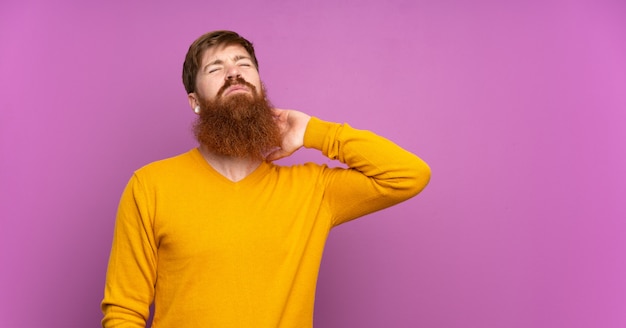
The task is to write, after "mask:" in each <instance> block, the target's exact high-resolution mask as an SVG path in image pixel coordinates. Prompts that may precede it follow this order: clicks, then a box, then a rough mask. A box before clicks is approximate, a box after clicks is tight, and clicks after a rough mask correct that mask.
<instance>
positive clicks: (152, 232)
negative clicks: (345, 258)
mask: <svg viewBox="0 0 626 328" xmlns="http://www.w3.org/2000/svg"><path fill="white" fill-rule="evenodd" d="M183 83H184V85H185V89H186V90H187V93H188V99H189V105H190V106H191V108H192V109H194V111H195V112H196V113H197V114H198V115H199V117H198V120H197V122H196V123H195V125H194V133H195V135H196V138H197V139H198V141H199V143H200V146H199V147H198V148H195V149H192V150H190V151H188V152H187V153H184V154H181V155H179V156H176V157H173V158H169V159H165V160H162V161H157V162H154V163H151V164H149V165H147V166H145V167H143V168H141V169H139V170H137V171H136V172H135V174H134V175H133V176H132V178H131V179H130V182H129V183H128V185H127V187H126V189H125V191H124V193H123V195H122V198H121V201H120V205H119V209H118V214H117V219H116V225H115V233H114V238H113V246H112V250H111V257H110V260H109V267H108V272H107V280H106V286H105V294H104V300H103V301H102V311H103V313H104V319H103V320H102V325H103V327H144V326H145V324H146V320H147V319H148V317H149V307H150V305H151V304H152V303H153V302H154V306H155V313H154V319H153V326H154V327H177V328H191V327H203V328H206V327H220V328H224V327H268V328H269V327H312V320H313V303H314V295H315V285H316V280H317V275H318V270H319V265H320V261H321V257H322V250H323V248H324V244H325V241H326V238H327V236H328V233H329V231H330V229H331V228H333V227H334V226H337V225H339V224H341V223H344V222H346V221H349V220H352V219H354V218H357V217H360V216H362V215H365V214H368V213H371V212H373V211H377V210H380V209H382V208H385V207H388V206H391V205H393V204H396V203H398V202H401V201H404V200H406V199H408V198H410V197H412V196H414V195H416V194H417V193H419V192H420V191H421V190H422V189H423V188H424V187H425V186H426V184H427V183H428V180H429V178H430V170H429V168H428V166H427V165H426V163H424V162H423V161H422V160H420V159H419V158H418V157H416V156H415V155H413V154H411V153H409V152H407V151H405V150H403V149H401V148H400V147H398V146H397V145H395V144H393V143H392V142H390V141H389V140H386V139H384V138H382V137H379V136H376V135H375V134H373V133H371V132H368V131H362V130H356V129H353V128H351V127H350V126H348V125H347V124H336V123H330V122H325V121H322V120H320V119H317V118H312V117H310V116H309V115H307V114H304V113H302V112H298V111H294V110H281V109H275V108H273V107H272V106H271V105H270V103H269V102H268V101H267V99H266V96H265V91H264V88H263V85H262V83H261V80H260V78H259V72H258V62H257V59H256V56H255V54H254V48H253V46H252V44H251V43H250V42H249V41H247V40H246V39H244V38H242V37H241V36H239V35H238V34H236V33H234V32H230V31H215V32H211V33H207V34H205V35H203V36H201V37H200V38H199V39H197V40H196V41H195V42H194V43H193V44H192V45H191V46H190V48H189V51H188V53H187V56H186V58H185V63H184V65H183ZM302 146H304V147H307V148H313V149H318V150H319V151H321V152H322V153H323V154H324V155H326V156H328V157H329V158H332V159H337V160H339V161H341V162H343V163H345V164H346V165H347V166H348V167H349V169H344V168H329V167H327V166H324V165H317V164H312V163H308V164H303V165H296V166H290V167H283V166H278V165H275V164H273V163H272V161H273V160H276V159H279V158H283V157H285V156H289V155H290V154H292V153H293V152H294V151H296V150H297V149H299V148H300V147H302Z"/></svg>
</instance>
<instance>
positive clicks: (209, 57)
mask: <svg viewBox="0 0 626 328" xmlns="http://www.w3.org/2000/svg"><path fill="white" fill-rule="evenodd" d="M241 57H247V58H250V54H249V53H248V52H247V51H246V49H245V48H244V47H242V46H240V45H238V44H226V45H219V46H213V47H210V48H208V49H207V50H205V51H204V53H203V54H202V57H201V58H202V61H201V65H206V64H207V63H210V62H213V61H215V60H227V59H234V58H241Z"/></svg>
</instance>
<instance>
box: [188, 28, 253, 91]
mask: <svg viewBox="0 0 626 328" xmlns="http://www.w3.org/2000/svg"><path fill="white" fill-rule="evenodd" d="M233 44H234V45H240V46H242V47H243V48H244V49H246V51H247V52H248V54H249V55H250V57H251V58H252V62H253V63H254V66H255V67H256V69H257V70H258V69H259V63H258V61H257V59H256V55H255V54H254V46H253V45H252V42H250V41H248V40H246V39H245V38H243V37H242V36H240V35H239V34H237V33H235V32H233V31H225V30H220V31H213V32H209V33H206V34H204V35H202V36H200V37H199V38H198V39H196V41H194V42H193V43H192V44H191V46H189V50H188V51H187V55H186V56H185V62H184V63H183V85H184V86H185V90H187V93H188V94H189V93H192V92H195V91H196V76H197V75H198V70H199V69H200V65H201V64H202V55H204V52H205V51H206V50H207V49H209V48H211V47H215V46H223V45H233Z"/></svg>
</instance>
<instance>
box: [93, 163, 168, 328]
mask: <svg viewBox="0 0 626 328" xmlns="http://www.w3.org/2000/svg"><path fill="white" fill-rule="evenodd" d="M146 194H147V193H146V192H145V190H144V188H143V186H142V184H141V183H140V182H139V179H138V178H137V175H134V176H133V177H132V178H131V180H130V181H129V183H128V185H127V186H126V189H125V190H124V193H123V195H122V198H121V200H120V205H119V208H118V213H117V218H116V222H115V231H114V234H113V245H112V248H111V255H110V258H109V266H108V270H107V278H106V284H105V291H104V299H103V300H102V304H101V307H102V312H103V314H104V318H103V320H102V326H103V327H105V328H112V327H116V328H131V327H133V328H134V327H145V325H146V321H147V319H148V317H149V314H150V309H149V308H150V304H151V303H152V301H153V298H154V286H155V282H156V263H157V260H156V259H157V257H156V250H157V247H156V243H155V238H154V233H153V228H152V224H153V223H152V219H151V218H152V217H153V215H152V214H151V213H152V211H151V208H153V206H151V205H150V198H149V197H146Z"/></svg>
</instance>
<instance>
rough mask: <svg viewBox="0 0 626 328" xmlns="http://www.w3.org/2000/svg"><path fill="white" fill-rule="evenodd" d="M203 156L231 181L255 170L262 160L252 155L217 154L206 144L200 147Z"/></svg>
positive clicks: (240, 178) (242, 177) (238, 179)
mask: <svg viewBox="0 0 626 328" xmlns="http://www.w3.org/2000/svg"><path fill="white" fill-rule="evenodd" d="M198 149H199V150H200V153H201V154H202V157H204V159H205V160H206V161H207V162H208V163H209V165H211V167H213V169H215V170H216V171H217V172H219V173H220V174H221V175H223V176H224V177H225V178H227V179H228V180H230V181H233V182H237V181H240V180H243V179H244V178H245V177H247V176H248V175H250V173H252V172H254V170H256V168H257V167H259V165H261V162H262V160H260V159H253V158H250V157H245V158H239V157H230V156H223V155H219V154H215V153H213V152H212V151H210V150H209V149H207V148H206V146H204V145H200V147H199V148H198Z"/></svg>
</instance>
